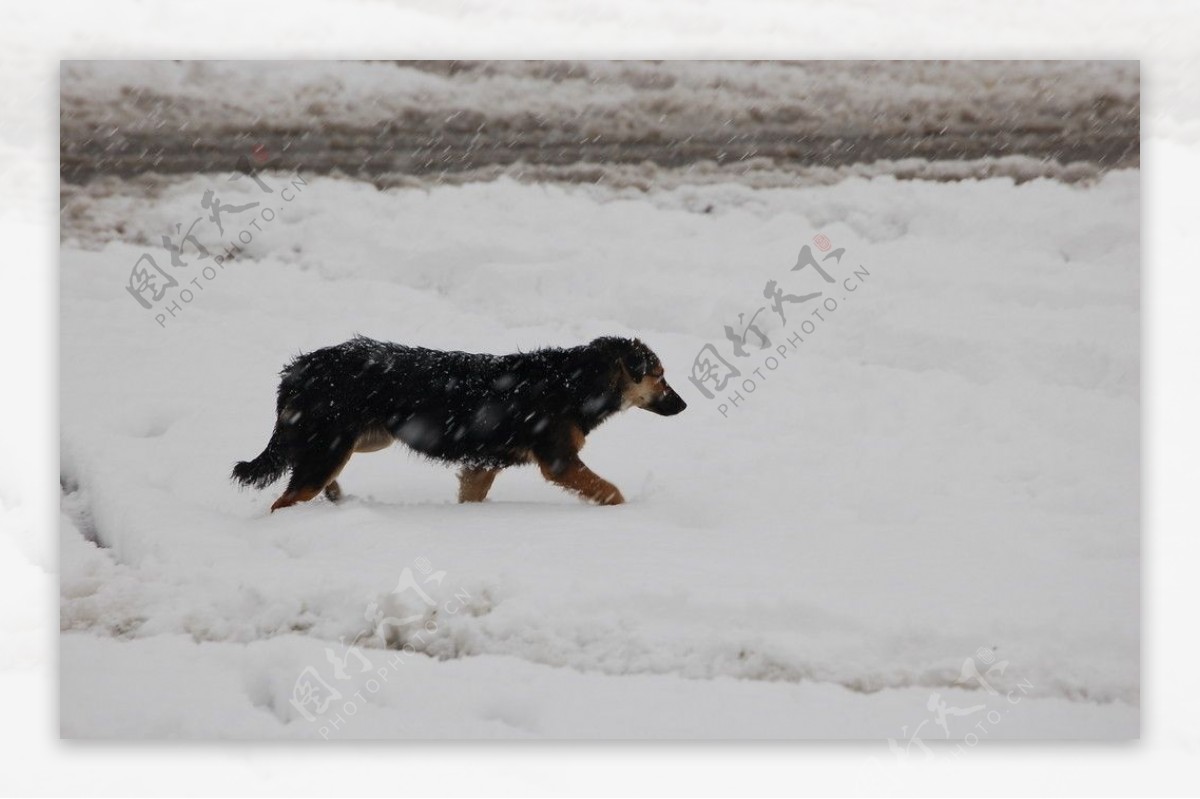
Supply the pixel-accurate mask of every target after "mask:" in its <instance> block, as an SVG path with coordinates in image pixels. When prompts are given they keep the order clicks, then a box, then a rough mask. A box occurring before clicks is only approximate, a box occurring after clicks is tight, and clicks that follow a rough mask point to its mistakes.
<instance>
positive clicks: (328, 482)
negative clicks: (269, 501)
mask: <svg viewBox="0 0 1200 799" xmlns="http://www.w3.org/2000/svg"><path fill="white" fill-rule="evenodd" d="M353 451H354V447H353V443H352V442H350V441H347V442H346V443H344V444H342V443H337V444H334V445H331V446H322V445H321V444H319V443H316V444H314V445H313V446H312V447H311V448H310V449H309V450H308V451H306V452H304V453H303V454H301V455H300V457H299V459H298V460H297V461H296V464H295V465H294V466H293V467H292V478H291V480H289V481H288V486H287V490H286V491H284V492H283V494H282V495H281V496H280V497H279V499H277V500H275V504H273V505H272V506H271V511H272V512H274V511H277V510H279V509H280V508H287V507H290V506H292V505H295V504H296V503H297V502H307V501H308V500H310V499H312V498H314V497H316V496H317V495H318V494H320V493H321V491H323V490H324V491H326V492H327V495H328V491H329V488H330V487H331V486H332V487H333V493H336V494H337V495H338V496H339V497H340V496H341V489H340V488H339V487H338V486H337V476H338V474H340V473H341V471H342V467H344V466H345V465H346V461H348V460H350V455H351V454H353ZM330 498H331V499H332V497H330Z"/></svg>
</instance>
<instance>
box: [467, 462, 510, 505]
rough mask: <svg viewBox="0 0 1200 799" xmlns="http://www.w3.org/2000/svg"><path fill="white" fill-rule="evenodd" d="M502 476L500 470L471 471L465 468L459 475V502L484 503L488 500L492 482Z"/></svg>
mask: <svg viewBox="0 0 1200 799" xmlns="http://www.w3.org/2000/svg"><path fill="white" fill-rule="evenodd" d="M498 474H500V470H499V469H471V468H466V467H464V468H463V469H462V470H461V471H459V473H458V501H459V502H483V501H484V500H485V499H487V495H488V491H490V490H491V488H492V481H493V480H495V479H496V475H498Z"/></svg>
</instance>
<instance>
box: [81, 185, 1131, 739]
mask: <svg viewBox="0 0 1200 799" xmlns="http://www.w3.org/2000/svg"><path fill="white" fill-rule="evenodd" d="M263 180H264V181H265V184H264V185H265V186H267V187H268V188H270V189H271V190H272V191H271V192H270V193H264V192H263V190H262V188H261V187H260V186H258V185H256V183H255V182H254V181H252V180H250V179H248V178H246V177H244V176H243V177H241V178H240V179H238V180H236V181H229V180H228V176H226V175H217V174H210V175H203V176H199V177H190V178H183V179H173V180H159V181H155V182H154V183H153V184H152V186H151V188H150V189H149V190H148V191H145V192H138V191H132V190H130V188H129V186H127V185H125V184H123V183H121V182H118V181H98V182H94V183H92V184H90V185H89V186H87V187H83V188H70V187H68V189H67V190H66V193H65V195H64V203H65V210H64V214H63V233H64V242H63V251H62V273H61V303H62V306H61V313H62V334H61V335H62V338H61V348H62V376H61V378H62V380H61V392H62V448H63V451H62V469H63V482H64V498H63V509H64V516H63V525H62V542H61V561H62V575H61V593H62V628H63V631H64V635H63V639H62V647H61V655H62V657H61V680H62V700H61V708H62V710H61V716H62V731H63V734H64V735H67V736H71V737H107V736H121V737H192V736H205V737H207V736H221V737H281V738H306V737H307V738H321V737H333V738H356V737H411V738H430V737H447V738H462V737H524V736H534V737H539V736H542V737H602V738H624V737H672V738H709V737H712V738H729V737H746V738H762V737H814V738H855V737H872V738H894V739H896V741H897V744H896V746H897V747H898V749H899V750H905V749H906V750H908V751H909V752H913V751H916V750H917V749H919V748H920V747H921V746H923V745H924V744H922V741H923V742H925V743H931V742H933V741H936V740H939V739H941V740H945V739H947V738H949V739H950V740H952V741H958V742H959V745H962V746H970V745H972V744H971V739H970V738H969V737H968V736H969V735H975V736H978V738H1002V737H1013V738H1015V737H1060V738H1117V737H1131V736H1135V735H1137V733H1138V723H1139V722H1138V703H1139V634H1138V618H1139V606H1138V596H1139V590H1138V574H1139V559H1138V552H1139V550H1138V548H1139V539H1138V524H1139V522H1138V518H1139V493H1138V479H1139V478H1138V474H1139V472H1138V456H1139V413H1138V410H1139V355H1138V353H1139V314H1138V309H1139V289H1138V285H1139V173H1138V172H1137V171H1136V170H1128V171H1117V172H1111V173H1108V174H1107V175H1105V176H1103V177H1102V178H1101V179H1099V180H1098V181H1096V182H1093V183H1089V184H1086V185H1067V184H1064V183H1061V182H1055V181H1047V180H1034V181H1032V182H1027V183H1023V184H1021V185H1014V183H1013V181H1011V180H1008V179H992V180H985V181H963V182H958V183H933V182H899V181H896V180H893V179H891V178H875V179H870V180H868V179H863V178H852V179H849V180H846V181H843V182H840V183H837V184H836V185H832V186H814V187H810V188H794V189H751V188H748V187H746V186H739V185H734V184H714V185H706V186H680V187H676V188H671V189H666V190H658V191H651V192H649V193H640V192H633V191H628V190H625V191H622V190H615V189H612V188H603V187H597V186H588V185H573V186H569V185H550V184H544V185H526V184H522V183H518V182H514V181H511V180H508V179H503V178H502V179H499V180H496V181H493V182H489V183H472V184H466V185H461V186H433V187H430V188H427V189H424V190H414V189H389V190H385V191H380V190H377V189H376V188H375V187H373V186H371V185H370V184H367V183H362V182H356V181H352V180H347V179H336V178H328V177H317V176H311V175H310V176H303V175H301V176H296V175H293V174H285V173H268V174H266V175H264V176H263ZM209 189H212V190H214V191H215V192H216V194H217V195H218V197H219V199H220V201H221V202H222V203H224V204H226V205H239V206H241V205H247V204H249V203H253V202H259V203H261V204H260V205H259V206H256V207H253V208H250V209H247V210H245V211H242V212H232V211H227V212H226V213H225V214H224V216H223V220H222V221H223V225H224V233H223V234H218V232H217V230H216V226H215V225H213V224H211V223H210V222H209V221H208V219H207V216H206V215H207V211H206V210H205V209H204V208H202V207H201V201H202V197H203V195H204V194H205V192H206V191H207V190H209ZM289 198H290V199H289ZM268 212H269V213H268ZM202 215H204V216H205V219H203V220H202V221H201V222H200V224H198V225H196V227H195V229H194V231H193V232H194V233H195V234H196V236H197V238H198V240H199V241H200V242H201V243H202V244H203V245H204V246H205V247H206V248H207V249H208V250H209V252H210V253H211V254H212V256H216V255H217V254H218V253H221V252H223V251H224V250H225V249H226V248H227V247H228V246H229V245H230V244H231V243H233V242H237V241H238V239H239V235H241V234H243V232H245V233H246V234H247V235H248V238H249V244H242V245H241V247H242V252H241V253H240V254H239V255H238V257H237V258H236V259H235V260H232V261H229V262H227V263H225V264H224V265H222V266H215V260H216V259H215V257H210V258H209V259H207V260H200V258H199V254H198V252H197V249H196V247H195V246H194V245H190V244H189V245H187V246H185V247H184V248H183V250H182V251H181V256H182V260H183V261H184V262H186V264H187V265H186V266H183V267H179V268H175V267H172V266H171V259H170V257H169V255H168V254H167V253H166V252H165V251H164V250H163V249H162V247H161V246H160V243H159V242H160V237H161V235H162V234H163V232H164V231H175V230H176V227H175V226H176V225H177V224H179V225H181V228H179V230H180V231H186V230H187V229H188V226H189V225H190V224H191V223H192V220H194V219H196V218H197V217H200V216H202ZM268 216H270V217H271V218H270V219H268V218H267V217H268ZM252 220H255V221H254V222H253V223H252ZM818 234H823V235H824V236H826V237H828V239H829V241H830V246H831V247H832V248H833V249H834V250H836V249H838V248H844V249H845V252H844V254H843V255H842V257H841V260H840V261H838V260H837V259H831V260H827V261H824V262H821V263H822V266H823V268H824V269H826V270H827V271H828V272H829V273H830V276H831V277H832V278H833V279H834V281H835V282H834V283H832V284H830V283H826V282H825V281H824V280H822V278H821V276H820V274H818V273H817V271H816V270H815V269H813V268H812V267H805V268H803V269H800V270H799V271H792V269H791V268H792V266H793V265H794V264H796V263H797V257H798V253H800V251H801V248H802V247H804V246H805V245H809V246H810V247H811V248H812V249H811V250H810V251H811V252H812V253H813V254H815V255H816V256H817V257H824V255H823V254H822V251H821V249H820V247H818V246H817V245H816V244H814V237H815V236H817V235H818ZM247 235H242V236H241V238H242V240H243V241H245V240H246V239H247ZM174 237H175V240H176V241H178V240H179V234H175V235H174ZM144 253H150V254H152V255H153V256H154V258H155V259H156V262H157V264H158V266H159V267H161V269H162V271H163V272H164V273H165V274H167V275H169V276H170V277H171V278H174V279H176V282H177V285H175V286H174V287H171V288H168V289H167V290H166V292H165V294H164V295H163V298H162V300H161V301H160V302H158V303H154V302H153V301H152V300H151V299H148V301H149V302H151V305H152V307H151V308H149V309H146V308H143V307H142V306H141V305H140V304H139V303H138V302H137V301H136V300H135V298H134V297H133V296H132V295H131V293H130V292H129V291H128V290H127V286H128V284H129V277H130V270H131V268H133V267H134V265H135V263H137V262H138V260H139V258H140V257H141V256H142V255H143V254H144ZM141 266H142V267H148V264H147V262H145V261H142V262H141ZM207 270H211V273H212V274H211V276H209V274H208V271H207ZM158 279H159V280H160V281H162V280H165V279H164V278H161V277H160V278H158ZM193 279H194V280H195V282H192V281H193ZM770 280H774V281H776V282H777V284H778V287H779V288H780V289H782V290H783V291H784V292H785V293H789V294H796V295H800V294H804V293H811V292H816V291H823V292H824V293H823V295H822V297H821V298H819V299H817V300H813V301H809V302H808V303H805V304H794V303H787V304H785V305H783V311H784V313H785V314H786V316H787V323H786V324H784V323H783V322H782V321H781V319H780V317H779V315H778V314H776V312H775V311H774V310H773V309H772V308H770V307H766V308H765V310H764V311H763V312H762V313H760V314H759V316H758V317H757V321H758V322H759V323H760V327H761V330H762V332H763V333H764V335H765V336H767V337H768V338H769V339H770V340H771V346H770V348H769V349H768V350H765V351H764V350H760V348H759V341H758V339H757V338H756V337H755V335H754V334H753V333H751V334H750V335H749V337H748V342H747V344H746V352H747V356H746V357H745V358H738V357H736V356H735V355H734V354H733V352H732V350H731V346H730V343H729V341H728V340H727V339H726V336H725V334H724V332H723V328H724V326H725V325H736V323H737V318H738V314H739V313H744V314H746V317H747V318H748V317H750V315H752V314H753V313H754V312H755V311H756V310H757V309H758V308H760V307H763V306H769V305H770V301H769V300H768V299H765V298H764V288H765V286H766V284H767V282H768V281H770ZM185 291H187V292H188V296H184V294H183V292H185ZM826 300H833V301H834V302H835V304H836V306H837V307H836V310H832V311H829V310H827V307H828V306H825V307H823V308H822V307H821V306H820V305H819V303H822V302H824V301H826ZM172 304H175V312H174V314H172V313H170V312H169V311H167V310H166V308H167V307H168V306H172ZM818 308H820V316H819V317H818V316H816V315H814V314H813V313H812V312H813V311H814V310H817V309H818ZM355 333H361V334H364V335H369V336H373V337H376V338H381V339H389V340H394V341H400V342H405V343H412V344H422V345H427V346H434V347H442V348H452V349H465V350H472V351H488V352H510V351H515V350H516V349H518V348H521V349H528V348H533V347H537V346H543V345H570V344H576V343H582V342H585V341H587V340H590V339H591V338H593V337H595V336H597V335H601V334H610V333H611V334H622V335H635V334H636V335H638V336H640V337H642V338H643V339H644V340H645V341H646V342H647V343H648V344H650V346H652V347H653V348H654V349H655V350H656V351H657V352H658V353H659V354H660V356H661V357H662V359H663V361H664V362H665V364H666V366H667V375H668V378H670V379H671V381H672V384H673V385H674V386H675V387H676V388H677V389H678V390H679V391H680V392H681V393H683V394H684V396H685V398H686V399H687V400H688V402H689V403H690V407H689V409H688V410H687V411H686V412H685V413H683V414H682V415H680V416H678V417H673V418H669V419H667V418H661V417H657V416H654V415H651V414H648V413H641V412H638V411H629V412H627V413H626V414H625V415H623V416H621V417H618V418H616V419H614V420H612V421H610V422H609V423H607V424H606V425H605V426H603V427H602V428H600V430H598V431H597V432H596V433H595V434H594V435H593V436H591V438H590V439H589V442H588V446H587V448H586V449H585V450H584V453H583V456H584V460H585V461H586V462H587V463H588V464H589V465H590V466H592V468H593V469H595V470H596V471H597V472H599V473H600V474H601V475H603V476H605V477H606V478H608V479H609V480H611V481H612V482H614V483H615V484H616V485H617V486H619V487H620V488H621V490H622V491H623V492H624V494H625V496H626V498H627V500H628V504H626V505H624V506H620V507H615V508H600V507H591V506H586V505H584V504H582V503H580V502H578V501H576V500H574V499H572V498H571V497H569V496H567V495H565V494H563V493H562V492H560V491H559V490H558V489H555V488H553V487H552V486H550V485H548V484H546V483H545V482H544V481H543V480H542V479H541V477H540V476H539V475H538V474H537V472H536V470H534V469H524V470H521V469H517V470H510V471H509V472H505V473H504V474H502V475H501V476H500V477H499V479H498V480H497V482H496V485H495V488H494V489H493V491H492V494H491V498H490V501H489V502H487V503H484V504H482V505H474V506H460V505H457V504H455V503H454V502H453V500H454V496H455V491H456V481H455V478H454V476H453V473H452V472H451V471H450V470H448V469H446V468H443V467H440V466H437V465H433V464H430V463H428V462H425V461H422V460H421V459H419V458H417V457H416V456H413V455H410V454H408V453H406V452H405V451H403V450H402V449H400V448H393V449H389V450H387V451H384V452H381V453H375V454H368V455H357V456H355V458H354V459H352V461H351V462H350V465H349V466H348V467H347V469H346V471H345V472H344V473H343V476H342V479H341V483H342V485H343V487H344V489H345V490H346V491H347V493H348V494H349V495H350V498H349V499H348V500H347V501H346V502H344V503H343V504H342V505H340V506H334V505H332V504H330V503H328V502H327V501H325V500H323V499H322V500H318V501H314V502H311V503H308V504H306V505H303V506H299V507H296V508H292V509H287V510H285V511H281V512H278V513H275V514H268V512H267V509H268V507H269V505H270V503H271V501H272V499H273V498H274V497H275V496H276V493H277V491H275V490H268V491H265V492H261V493H259V492H253V491H240V490H237V489H236V488H234V487H233V486H232V485H231V484H230V482H229V481H228V473H229V468H230V466H231V464H232V463H233V462H234V461H235V460H239V459H244V458H247V457H250V456H253V455H255V454H257V453H258V452H259V450H260V449H261V448H262V446H263V444H264V443H265V441H266V438H267V436H268V434H269V432H270V428H271V424H272V421H273V420H272V410H273V392H274V388H275V385H276V374H277V371H278V369H279V367H280V366H281V365H282V363H283V362H285V361H286V360H287V359H288V358H290V357H291V356H292V355H294V354H295V353H296V352H298V351H303V350H309V349H312V348H316V347H319V346H322V345H326V344H331V343H336V342H339V341H342V340H344V339H346V338H348V337H350V336H351V335H353V334H355ZM799 339H802V341H801V340H799ZM707 344H712V345H713V346H714V348H715V349H716V350H717V351H718V352H719V353H720V354H721V356H722V357H723V358H724V359H725V360H726V361H728V362H729V363H731V364H733V365H734V366H735V367H738V368H739V369H740V370H741V372H742V375H741V376H740V377H738V378H736V379H735V380H734V381H733V382H732V383H731V384H730V385H729V386H728V387H727V388H726V390H724V391H717V392H715V396H714V397H713V398H712V399H708V398H706V397H705V396H704V395H703V394H702V393H701V391H700V390H699V389H698V388H697V386H696V385H694V384H693V383H692V382H691V381H689V379H688V376H689V375H690V374H692V368H693V363H694V361H695V359H696V357H697V355H698V353H700V352H701V350H702V348H704V347H705V345H707ZM779 347H783V350H782V352H781V351H779V350H778V349H777V348H779ZM785 353H786V357H784V354H785ZM768 355H774V356H776V357H775V358H774V366H772V365H771V363H770V362H768V361H767V356H768ZM755 369H758V370H759V372H758V373H755V372H754V370H755ZM747 378H749V379H752V380H753V381H754V383H753V386H754V388H753V392H751V391H750V389H749V388H746V387H745V386H744V384H743V383H741V381H742V380H744V379H747ZM739 388H740V390H741V395H742V399H741V400H740V401H738V402H737V403H734V402H733V400H732V395H733V393H734V392H735V391H736V390H739ZM722 406H724V407H722ZM355 640H357V641H358V644H359V646H358V647H355V648H352V649H348V648H347V647H346V646H345V645H346V644H349V643H350V642H353V641H355ZM343 678H344V679H343ZM306 687H308V688H314V689H315V693H313V694H305V693H304V690H305V688H306ZM334 694H336V696H338V697H339V698H337V699H336V700H333V701H330V702H328V704H327V705H326V706H324V707H322V700H324V699H329V698H330V697H331V696H332V695H334Z"/></svg>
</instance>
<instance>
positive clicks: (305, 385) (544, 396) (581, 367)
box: [232, 336, 687, 512]
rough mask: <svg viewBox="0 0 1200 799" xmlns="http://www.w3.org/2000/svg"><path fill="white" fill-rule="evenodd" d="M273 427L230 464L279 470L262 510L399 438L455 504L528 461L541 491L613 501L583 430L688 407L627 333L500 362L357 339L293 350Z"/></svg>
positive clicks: (329, 492) (329, 482) (285, 502)
mask: <svg viewBox="0 0 1200 799" xmlns="http://www.w3.org/2000/svg"><path fill="white" fill-rule="evenodd" d="M280 377H281V380H280V382H279V392H278V397H277V401H276V405H275V430H274V432H272V434H271V440H270V442H269V443H268V444H267V447H266V449H264V450H263V451H262V454H260V455H259V456H258V457H257V458H255V459H254V460H252V461H241V462H239V463H238V464H237V465H236V466H234V467H233V475H232V478H233V480H235V481H236V482H238V483H241V484H242V485H249V486H254V487H256V488H265V487H266V486H268V485H270V484H271V483H273V482H275V481H276V480H278V479H279V478H280V477H282V476H283V474H284V473H285V472H286V471H288V470H289V469H290V470H291V478H290V480H289V481H288V484H287V489H286V490H285V491H284V492H283V494H282V495H281V496H280V497H279V499H277V500H275V503H274V504H273V505H272V506H271V511H272V512H274V511H276V510H279V509H280V508H286V507H289V506H291V505H295V504H296V503H298V502H306V501H308V500H310V499H313V498H314V497H316V496H318V495H319V494H321V492H322V491H324V493H325V496H326V497H327V498H329V499H330V500H331V501H334V502H337V501H338V500H340V499H341V496H342V491H341V487H340V486H339V485H338V482H337V478H338V475H339V474H340V473H341V471H342V469H343V468H344V467H345V465H346V462H347V461H348V460H350V456H351V455H353V454H354V453H355V452H375V451H377V450H381V449H383V448H385V447H387V446H390V445H391V444H392V443H394V442H395V441H401V442H403V443H404V444H406V445H407V446H408V447H410V448H412V449H413V450H415V451H416V452H418V453H420V454H422V455H425V456H427V457H429V458H432V459H435V460H439V461H444V462H448V463H452V464H457V465H458V466H459V467H460V470H459V472H458V479H459V489H458V501H459V502H481V501H483V500H484V499H485V498H486V497H487V494H488V491H489V490H490V489H491V487H492V482H493V481H494V480H495V479H496V475H497V474H499V472H500V471H501V470H502V469H506V468H508V467H510V466H517V465H520V464H526V463H536V464H537V465H538V467H539V468H540V469H541V472H542V475H543V476H544V477H545V478H546V479H547V480H548V481H550V482H551V483H554V484H555V485H558V486H561V487H562V488H565V489H567V490H568V491H571V492H574V493H576V494H578V495H579V496H580V497H582V498H583V499H585V500H590V501H592V502H595V503H598V504H601V505H620V504H621V503H623V502H624V501H625V499H624V497H623V496H622V495H621V492H620V491H619V490H618V489H617V487H616V486H614V485H613V484H612V483H610V482H608V481H607V480H605V479H604V478H602V477H600V476H599V475H597V474H596V473H595V472H593V471H592V470H591V469H589V468H588V467H587V466H585V465H584V463H583V461H581V460H580V459H579V450H580V449H582V448H583V443H584V440H585V439H586V438H587V435H588V434H589V433H591V432H592V431H593V430H595V429H596V428H597V427H599V426H600V425H601V424H602V423H603V422H605V421H606V420H607V419H609V418H610V417H611V416H613V415H614V414H616V413H618V412H619V411H622V410H625V409H626V408H630V407H637V408H644V409H645V410H648V411H651V412H653V413H656V414H659V415H660V416H674V415H675V414H677V413H680V412H682V411H683V409H684V408H686V407H687V403H686V402H684V401H683V398H682V397H680V396H679V394H677V393H676V392H675V390H674V389H672V388H671V386H670V385H669V384H668V383H667V381H666V379H665V378H664V377H663V366H662V362H661V361H660V360H659V359H658V356H657V355H655V354H654V353H653V352H652V351H651V350H650V348H649V347H647V346H646V345H645V344H643V343H642V342H641V341H640V340H638V339H628V338H619V337H616V336H605V337H602V338H597V339H595V340H594V341H592V342H591V343H589V344H584V345H582V346H578V347H569V348H546V349H540V350H535V351H533V352H526V353H516V354H512V355H482V354H473V353H467V352H443V351H440V350H432V349H426V348H424V347H407V346H404V345H402V344H392V343H389V342H383V341H375V340H373V339H369V338H364V337H362V336H359V337H356V338H353V339H351V340H350V341H347V342H345V343H343V344H338V345H337V346H333V347H325V348H323V349H319V350H316V351H314V352H310V353H308V354H306V355H300V356H299V357H297V358H296V359H295V360H293V361H292V362H291V363H289V364H288V365H287V366H286V367H284V369H283V371H282V372H281V373H280Z"/></svg>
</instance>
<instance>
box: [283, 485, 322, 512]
mask: <svg viewBox="0 0 1200 799" xmlns="http://www.w3.org/2000/svg"><path fill="white" fill-rule="evenodd" d="M320 493H321V489H320V488H300V489H297V490H295V491H284V492H283V495H282V496H280V497H279V499H277V500H275V504H273V505H272V506H271V513H274V512H275V511H277V510H279V509H280V508H290V507H291V506H292V505H295V504H296V503H297V502H308V501H309V500H310V499H312V498H313V497H315V496H316V495H317V494H320Z"/></svg>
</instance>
